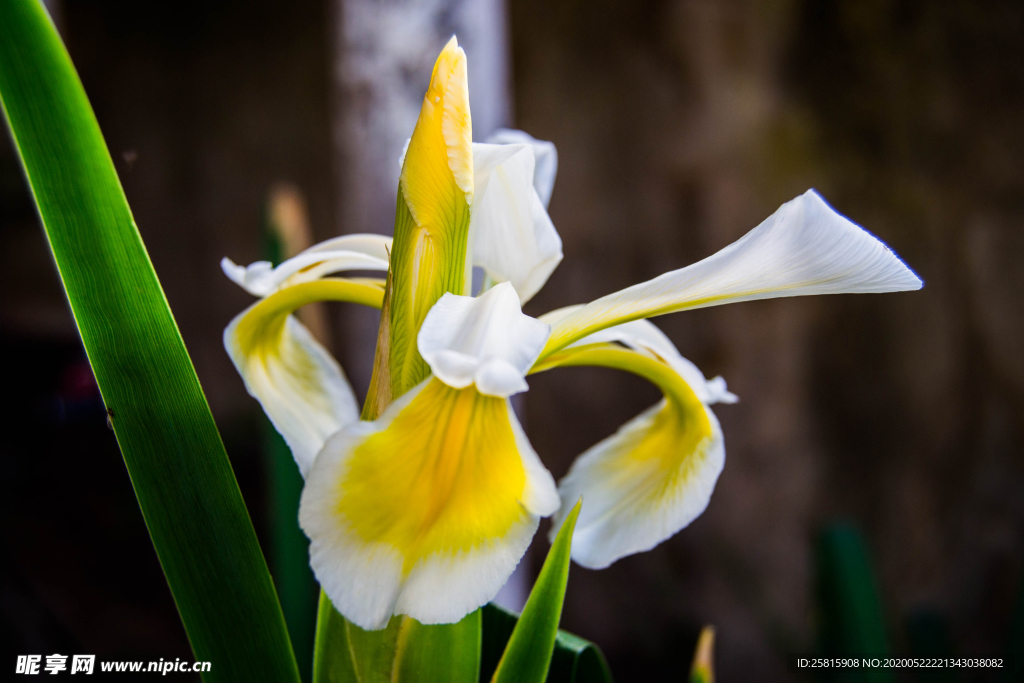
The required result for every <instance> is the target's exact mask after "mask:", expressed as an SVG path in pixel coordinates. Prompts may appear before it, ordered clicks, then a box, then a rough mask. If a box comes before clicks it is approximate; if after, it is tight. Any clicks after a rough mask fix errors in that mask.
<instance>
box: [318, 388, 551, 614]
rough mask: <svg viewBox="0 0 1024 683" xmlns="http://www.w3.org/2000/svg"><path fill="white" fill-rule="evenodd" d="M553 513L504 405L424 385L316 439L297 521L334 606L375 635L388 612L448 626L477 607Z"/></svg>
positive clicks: (544, 480) (545, 486) (547, 484)
mask: <svg viewBox="0 0 1024 683" xmlns="http://www.w3.org/2000/svg"><path fill="white" fill-rule="evenodd" d="M557 507H558V497H557V493H556V492H555V487H554V481H553V480H552V479H551V475H550V474H549V473H548V472H547V470H546V469H544V467H543V465H541V463H540V461H539V459H538V458H537V455H536V453H534V451H533V449H532V448H531V447H530V444H529V441H527V439H526V436H525V434H524V433H523V431H522V428H521V427H520V426H519V423H518V422H517V421H516V418H515V414H514V413H513V412H512V410H511V407H510V405H509V402H508V400H507V399H501V398H496V397H493V396H484V395H482V394H480V393H478V392H477V391H476V390H475V389H473V388H472V387H468V388H465V389H453V388H451V387H449V386H447V385H445V384H444V383H442V382H441V381H439V380H437V379H433V378H431V379H428V380H425V381H424V382H423V383H421V384H420V385H418V386H417V387H416V388H414V389H413V390H411V391H409V392H408V393H406V394H405V396H403V397H402V398H400V399H399V400H398V401H396V402H395V403H393V404H392V405H391V406H390V407H389V408H388V409H387V410H386V411H385V412H384V414H383V415H382V416H381V418H380V419H379V420H377V421H375V422H356V423H354V424H352V425H350V426H349V427H347V428H345V429H343V430H342V431H341V432H340V433H339V434H337V435H335V436H334V437H332V438H331V439H330V440H329V441H328V442H327V444H326V445H325V446H324V449H323V450H322V451H321V453H320V455H319V456H318V457H317V460H316V462H315V463H314V465H313V470H312V472H311V474H310V476H309V478H308V479H307V483H306V488H305V490H304V491H303V495H302V505H301V508H300V512H299V520H300V523H301V525H302V528H303V530H305V532H306V534H307V535H308V536H309V538H310V540H311V545H310V557H311V564H312V566H313V570H314V572H315V573H316V575H317V578H318V579H319V581H320V584H321V586H323V588H324V590H325V591H326V593H327V595H328V597H330V599H331V601H332V602H333V603H334V606H335V607H337V609H338V610H339V611H340V612H341V613H342V614H343V615H344V616H345V617H347V618H348V619H349V620H351V621H352V622H354V623H355V624H357V625H359V626H360V627H362V628H367V629H378V628H382V627H383V626H384V625H385V624H387V622H388V619H389V618H390V617H391V615H392V614H407V615H409V616H411V617H413V618H415V619H417V620H418V621H420V622H422V623H450V622H455V621H458V620H459V619H461V618H462V617H463V616H465V615H466V614H468V613H469V612H471V611H473V610H475V609H477V608H478V607H480V606H481V605H483V604H484V603H486V602H487V601H488V600H490V599H491V598H493V597H494V596H495V595H496V594H497V592H498V590H499V589H500V588H501V586H502V585H503V584H504V583H505V581H506V580H507V579H508V577H509V576H510V575H511V573H512V571H513V570H514V569H515V567H516V564H517V563H518V562H519V559H520V558H521V557H522V555H523V553H524V552H525V551H526V548H527V546H528V545H529V543H530V539H531V538H532V536H533V534H534V532H535V531H536V529H537V524H538V520H539V517H540V516H544V515H548V514H551V513H552V512H553V511H554V510H555V509H556V508H557Z"/></svg>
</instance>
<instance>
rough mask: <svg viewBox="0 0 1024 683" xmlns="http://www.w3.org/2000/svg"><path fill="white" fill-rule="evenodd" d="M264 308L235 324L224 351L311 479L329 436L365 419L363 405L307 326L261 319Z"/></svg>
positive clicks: (278, 317) (292, 320) (242, 316)
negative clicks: (361, 412)
mask: <svg viewBox="0 0 1024 683" xmlns="http://www.w3.org/2000/svg"><path fill="white" fill-rule="evenodd" d="M258 306H259V303H257V304H254V305H253V306H250V307H249V308H248V309H246V310H245V311H244V312H242V313H241V314H239V315H238V316H236V317H235V319H234V320H232V321H231V324H230V325H228V327H227V329H225V330H224V348H225V349H227V352H228V355H229V356H231V361H232V362H233V363H234V364H235V368H236V369H237V370H238V373H239V374H240V375H241V376H242V380H243V381H244V382H245V388H246V390H247V391H248V392H249V395H251V396H252V397H253V398H255V399H256V400H258V401H259V402H260V405H261V406H263V410H264V412H266V414H267V417H269V418H270V421H271V423H272V424H273V425H274V428H275V429H277V431H278V432H279V433H280V434H281V436H283V437H284V440H285V442H286V443H287V444H288V447H289V448H290V449H291V451H292V455H293V456H294V457H295V462H296V464H298V466H299V471H300V472H301V473H302V476H303V477H305V476H306V474H307V473H308V472H309V469H310V467H312V465H313V460H314V458H316V454H317V453H318V452H319V451H320V449H321V448H322V447H323V444H324V442H325V441H326V440H327V438H328V437H329V436H330V435H331V434H334V433H335V432H337V431H338V430H339V429H340V428H341V427H343V426H344V425H346V424H349V423H350V422H352V421H355V420H358V419H359V405H358V403H357V402H356V398H355V396H354V395H353V393H352V388H351V387H350V386H349V384H348V381H347V380H346V379H345V375H344V373H343V372H342V371H341V367H340V366H339V365H338V363H337V361H335V360H334V357H333V356H331V354H330V353H329V352H328V351H327V349H325V348H324V347H323V346H321V345H320V344H319V342H317V341H316V339H314V338H313V335H311V334H310V333H309V330H307V329H306V328H305V326H303V324H302V323H300V322H299V321H298V320H297V319H296V318H295V317H294V316H292V315H287V314H285V315H280V314H278V315H271V316H261V315H260V311H259V310H258V309H257V307H258Z"/></svg>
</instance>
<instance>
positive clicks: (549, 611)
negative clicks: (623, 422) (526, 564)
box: [491, 501, 582, 683]
mask: <svg viewBox="0 0 1024 683" xmlns="http://www.w3.org/2000/svg"><path fill="white" fill-rule="evenodd" d="M581 502H582V501H577V502H576V505H575V506H574V507H573V509H572V512H570V513H569V515H568V516H567V517H566V518H565V522H564V523H563V524H562V528H561V529H560V530H559V532H558V535H557V536H556V537H555V542H554V543H553V544H552V545H551V550H550V551H549V552H548V556H547V559H546V560H544V566H543V567H542V568H541V570H540V576H538V577H537V582H536V583H535V584H534V585H533V590H532V591H530V597H529V599H528V600H527V601H526V606H525V607H524V608H523V613H522V615H521V616H520V617H519V621H518V622H517V623H516V626H515V628H514V629H513V631H512V636H511V637H510V638H509V641H508V645H507V646H506V647H505V654H504V655H502V658H501V661H500V662H498V668H497V670H496V671H495V672H494V678H492V679H491V680H492V681H493V683H542V681H544V680H545V679H546V678H547V675H548V667H549V666H550V664H551V657H552V653H553V652H554V649H555V639H556V637H557V636H558V621H559V619H561V617H562V601H563V600H564V599H565V587H566V584H567V583H568V581H569V552H570V550H571V548H572V532H573V529H574V528H575V527H576V518H577V517H579V514H580V504H581Z"/></svg>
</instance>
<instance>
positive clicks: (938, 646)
mask: <svg viewBox="0 0 1024 683" xmlns="http://www.w3.org/2000/svg"><path fill="white" fill-rule="evenodd" d="M907 642H908V644H909V645H910V655H911V656H912V657H921V658H931V657H952V656H953V648H952V646H951V645H950V642H949V632H948V629H947V628H946V620H945V619H943V618H942V615H941V614H939V613H938V612H935V611H933V610H931V609H927V608H919V609H917V610H915V611H914V612H913V613H912V614H911V615H910V616H909V617H907ZM914 674H915V675H916V679H917V683H953V682H954V681H956V679H957V676H956V670H955V669H952V668H938V667H936V668H922V669H919V670H917V671H915V672H914Z"/></svg>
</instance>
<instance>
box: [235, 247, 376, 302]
mask: <svg viewBox="0 0 1024 683" xmlns="http://www.w3.org/2000/svg"><path fill="white" fill-rule="evenodd" d="M390 246H391V238H390V237H385V236H384V235H342V236H341V237H335V238H334V239H330V240H327V241H325V242H321V243H320V244H317V245H315V246H313V247H310V248H309V249H306V250H305V251H303V252H300V253H298V254H296V255H295V256H293V257H292V258H290V259H288V260H287V261H285V262H283V263H282V264H281V265H279V266H277V267H276V268H275V267H273V265H272V264H271V263H270V262H269V261H256V262H255V263H252V264H250V265H249V266H240V265H237V264H236V263H235V262H234V261H232V260H231V259H229V258H227V257H225V258H223V259H221V262H220V266H221V269H222V270H223V271H224V274H225V275H227V276H228V278H229V279H231V281H232V282H234V283H235V284H237V285H238V286H240V287H241V288H242V289H244V290H245V291H247V292H249V293H250V294H252V295H253V296H269V295H270V294H273V293H274V292H275V291H277V290H279V289H280V288H281V287H283V286H285V285H294V284H298V283H300V282H312V281H313V280H319V279H320V278H322V277H324V276H326V275H330V274H331V273H338V272H341V271H344V270H387V269H388V253H387V252H388V249H389V248H390Z"/></svg>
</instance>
